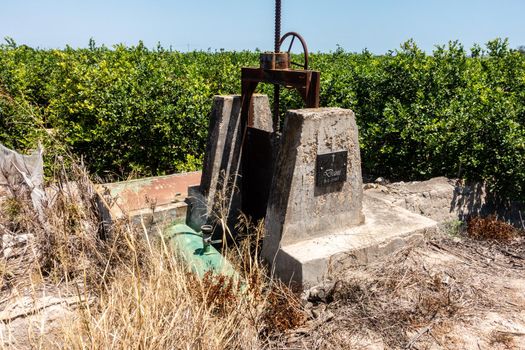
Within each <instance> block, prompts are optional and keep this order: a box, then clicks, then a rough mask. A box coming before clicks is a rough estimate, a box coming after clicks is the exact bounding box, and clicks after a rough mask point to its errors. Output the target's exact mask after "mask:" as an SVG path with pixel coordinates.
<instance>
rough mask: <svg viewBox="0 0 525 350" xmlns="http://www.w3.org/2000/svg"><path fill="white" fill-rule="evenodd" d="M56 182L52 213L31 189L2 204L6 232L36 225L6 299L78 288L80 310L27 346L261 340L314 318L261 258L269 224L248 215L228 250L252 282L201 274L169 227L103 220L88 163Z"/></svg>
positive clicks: (15, 263)
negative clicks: (264, 226)
mask: <svg viewBox="0 0 525 350" xmlns="http://www.w3.org/2000/svg"><path fill="white" fill-rule="evenodd" d="M51 185H52V186H51V187H52V190H51V191H48V194H50V197H49V200H48V203H47V204H46V205H45V208H44V211H45V217H46V219H45V221H44V222H41V221H39V220H38V215H37V213H36V212H35V210H34V208H33V207H32V204H31V201H30V200H29V196H28V193H27V191H25V190H24V189H23V188H12V189H11V196H10V199H9V200H7V201H6V202H4V205H3V206H2V208H1V210H2V213H3V215H2V220H1V224H2V226H0V228H1V229H2V232H1V233H2V236H3V235H10V236H21V235H24V234H27V233H28V232H29V233H31V238H30V239H28V240H27V241H25V242H24V244H22V245H21V246H20V247H17V254H16V255H15V256H12V257H10V258H9V259H6V260H2V265H0V266H1V269H0V276H1V277H2V289H3V294H2V295H4V296H5V298H0V302H1V300H2V299H4V300H7V299H9V298H10V295H13V294H20V293H29V294H30V295H31V297H32V298H35V296H36V295H38V294H39V293H38V292H37V291H42V290H44V289H45V290H46V293H47V294H49V291H50V290H54V291H56V295H57V296H58V295H60V296H61V297H66V296H67V297H71V296H76V297H77V299H78V300H77V301H76V302H75V303H74V304H75V310H76V311H74V313H73V315H68V316H67V318H66V319H65V320H66V323H65V324H64V325H63V326H62V327H59V328H56V327H53V328H52V329H51V328H49V329H47V330H46V329H44V328H45V327H44V328H42V329H40V332H36V333H35V332H33V333H32V334H29V335H27V337H28V338H26V339H18V343H17V344H19V345H20V346H23V345H21V344H26V345H27V346H30V347H32V348H56V347H60V348H71V349H87V348H89V349H164V348H168V349H170V348H171V349H174V348H191V349H232V348H242V349H250V348H253V349H259V348H261V347H264V346H265V344H268V343H269V339H270V338H272V337H273V336H274V335H275V334H276V333H278V332H281V331H283V330H285V329H288V328H291V327H295V326H297V325H299V324H301V323H302V322H304V319H305V316H304V312H303V311H302V309H301V304H300V302H299V299H298V298H297V296H296V295H295V294H293V293H292V292H291V291H290V290H289V289H288V288H287V287H285V286H283V285H281V284H279V283H277V282H273V281H271V279H269V278H268V277H267V276H266V273H265V269H264V267H263V266H261V264H260V263H259V262H258V260H257V258H254V257H256V256H257V247H258V246H259V245H260V242H258V240H260V239H262V235H261V226H257V225H256V226H254V225H251V224H249V223H247V224H246V228H245V229H246V235H245V236H246V237H247V239H246V240H245V241H243V242H242V243H239V244H237V243H235V245H234V246H232V247H230V249H227V250H226V251H225V253H226V254H227V255H228V257H229V258H230V259H231V261H232V263H233V264H234V265H235V266H236V267H237V268H238V269H239V271H240V273H241V275H242V277H243V279H242V281H234V280H232V279H230V278H228V277H225V276H215V275H211V274H208V275H206V276H205V278H204V279H199V278H197V277H196V276H195V275H193V274H192V273H190V272H188V270H187V266H186V265H185V264H184V262H183V261H182V259H181V258H179V257H178V256H177V254H176V252H174V251H173V250H172V249H171V247H170V244H169V242H167V241H165V240H164V239H163V238H162V237H161V236H160V235H159V236H157V237H156V238H155V237H152V236H148V235H147V234H146V233H145V232H143V231H137V230H136V229H135V228H134V227H133V226H132V225H131V224H130V223H129V222H126V221H123V222H118V223H116V224H115V225H113V226H112V227H110V228H109V229H108V227H107V225H103V223H102V222H101V219H100V217H99V213H98V207H97V203H96V196H95V192H94V190H93V187H92V185H91V182H90V181H89V177H88V175H87V174H86V172H85V171H84V170H83V168H82V167H81V166H75V165H74V166H73V167H72V168H70V169H67V170H66V169H64V168H62V169H61V170H60V171H59V172H58V173H57V174H56V176H55V180H54V181H53V183H52V184H51ZM254 240H255V241H254ZM252 249H255V250H252ZM4 265H5V266H4ZM13 269H14V270H15V272H14V273H13V272H8V271H13ZM241 283H242V285H241ZM40 294H43V293H40ZM38 312H45V310H44V309H42V310H40V309H39V311H38ZM32 314H33V311H31V312H29V313H28V314H27V315H23V316H22V317H26V316H27V317H29V316H31V315H32ZM17 318H18V316H17ZM43 325H45V324H43ZM28 333H31V332H28Z"/></svg>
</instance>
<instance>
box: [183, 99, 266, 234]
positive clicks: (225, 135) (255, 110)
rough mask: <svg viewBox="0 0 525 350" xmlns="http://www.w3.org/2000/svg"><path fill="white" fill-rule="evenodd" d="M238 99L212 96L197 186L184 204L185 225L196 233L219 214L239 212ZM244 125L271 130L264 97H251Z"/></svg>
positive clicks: (239, 104) (239, 138) (239, 142)
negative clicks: (201, 168)
mask: <svg viewBox="0 0 525 350" xmlns="http://www.w3.org/2000/svg"><path fill="white" fill-rule="evenodd" d="M240 116H241V96H240V95H229V96H215V97H214V98H213V106H212V111H211V114H210V124H209V128H208V142H207V145H206V153H205V157H204V164H203V170H202V177H201V183H200V186H199V188H198V192H199V193H197V192H196V190H197V189H195V188H194V189H192V193H191V194H190V197H189V198H188V203H189V205H190V207H191V208H195V211H194V210H193V209H192V210H190V213H189V217H188V225H189V226H191V227H192V228H194V229H196V230H198V229H199V227H200V225H201V224H202V223H203V222H205V221H207V220H212V221H213V220H214V213H218V212H220V213H221V215H226V216H227V217H228V218H229V219H232V218H234V217H236V216H237V215H238V211H239V209H240V205H241V203H240V191H239V171H240V168H239V157H240V154H241V147H242V145H241V143H242V134H241V132H242V131H241V130H239V128H240ZM248 126H250V127H253V128H259V129H262V130H271V128H272V114H271V111H270V104H269V101H268V96H266V95H261V94H255V95H254V96H253V98H252V104H251V107H250V113H249V121H248Z"/></svg>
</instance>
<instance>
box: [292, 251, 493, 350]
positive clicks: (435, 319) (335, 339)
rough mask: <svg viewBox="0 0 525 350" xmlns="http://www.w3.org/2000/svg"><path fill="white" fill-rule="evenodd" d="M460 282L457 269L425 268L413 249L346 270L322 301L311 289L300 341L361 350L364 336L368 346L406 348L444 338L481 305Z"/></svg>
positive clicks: (328, 347) (470, 290)
mask: <svg viewBox="0 0 525 350" xmlns="http://www.w3.org/2000/svg"><path fill="white" fill-rule="evenodd" d="M464 279H465V277H464V276H463V272H462V271H460V270H447V271H444V270H440V269H436V270H435V269H432V268H429V267H427V266H425V263H424V260H423V259H422V258H421V257H420V256H419V255H418V253H417V249H416V248H413V247H410V248H406V249H403V250H401V251H399V252H398V253H395V254H394V255H392V256H390V257H388V258H387V259H386V260H382V261H378V262H377V263H372V264H370V265H368V266H364V267H357V268H356V269H354V270H353V271H351V270H350V271H346V272H345V273H344V275H341V276H339V278H338V279H337V282H335V283H332V285H333V288H332V287H330V288H326V291H329V294H330V295H328V294H326V293H325V294H323V298H321V299H320V298H316V296H317V295H318V293H317V291H316V290H315V289H312V290H310V292H309V293H310V294H309V295H308V300H309V301H310V303H311V304H312V305H311V306H310V307H311V313H312V314H313V319H314V321H313V323H312V321H310V323H309V326H308V327H310V328H308V327H307V329H306V330H305V331H304V332H305V333H304V334H305V335H306V336H303V337H302V338H301V339H302V341H304V342H305V343H307V344H308V346H314V347H316V348H326V349H338V348H354V347H355V348H358V347H360V346H362V345H363V343H362V341H363V339H358V338H359V337H363V336H365V337H366V340H364V342H365V343H368V344H370V343H371V342H374V341H377V342H378V344H382V345H381V346H383V347H385V348H388V349H401V348H411V347H412V346H413V345H414V344H415V343H416V342H417V343H418V344H419V342H420V341H422V340H424V339H427V340H428V337H431V336H437V337H439V334H442V333H444V332H445V333H446V332H447V327H448V325H449V324H451V323H452V322H453V321H454V320H458V319H461V318H462V317H464V316H465V315H467V314H468V312H469V310H471V309H472V308H473V307H474V306H475V305H474V303H475V302H477V301H480V302H481V299H483V297H482V296H479V295H477V294H476V291H475V290H473V289H471V288H470V287H469V285H468V283H464V282H465V281H464ZM314 290H315V293H314V295H312V293H313V292H312V291H314ZM465 317H466V316H465ZM315 320H320V321H319V322H317V321H315ZM326 320H329V322H326ZM349 344H353V345H349Z"/></svg>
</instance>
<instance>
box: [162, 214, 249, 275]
mask: <svg viewBox="0 0 525 350" xmlns="http://www.w3.org/2000/svg"><path fill="white" fill-rule="evenodd" d="M164 234H165V236H166V238H168V239H169V242H170V244H172V245H173V247H174V248H175V250H176V251H177V252H179V253H180V254H181V255H182V258H183V259H184V261H186V263H187V264H188V265H189V266H190V268H191V270H192V271H193V272H194V273H195V274H196V275H197V276H199V277H200V278H202V277H204V275H205V274H206V273H207V272H208V271H212V272H213V273H215V274H223V275H226V276H231V277H233V278H234V279H238V278H239V275H238V274H237V272H236V271H235V269H234V268H233V266H232V264H231V263H230V262H229V261H228V260H227V259H226V258H225V257H224V256H223V255H222V254H221V253H220V252H219V251H217V249H215V247H213V246H212V245H210V244H204V240H203V236H202V232H196V231H195V230H193V229H192V228H191V227H189V226H187V225H185V224H174V225H172V226H169V227H168V228H167V229H166V230H165V231H164Z"/></svg>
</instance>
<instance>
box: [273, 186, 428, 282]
mask: <svg viewBox="0 0 525 350" xmlns="http://www.w3.org/2000/svg"><path fill="white" fill-rule="evenodd" d="M363 213H364V215H365V216H366V222H365V223H364V224H363V225H360V226H356V227H352V228H349V229H347V230H344V231H340V232H334V233H331V234H328V235H325V236H323V237H319V238H313V239H309V240H304V241H300V242H296V243H291V244H283V245H282V246H281V247H280V248H279V250H278V252H277V254H276V255H275V258H274V260H273V261H272V271H273V273H274V274H275V276H277V277H279V278H280V279H281V280H283V281H284V282H287V283H288V282H291V281H293V282H296V283H299V284H303V285H314V284H316V283H318V282H320V281H321V280H323V279H324V278H326V277H327V276H328V275H329V274H330V273H331V272H337V271H340V270H343V269H347V268H350V267H352V266H356V265H361V264H367V263H370V262H372V261H374V260H377V259H378V258H380V257H381V256H385V255H387V254H390V253H393V252H395V251H396V250H398V249H400V248H401V247H403V246H405V245H407V244H410V243H412V242H417V241H418V240H422V238H423V237H424V236H426V235H430V234H433V233H435V232H436V231H437V229H438V223H437V222H436V221H434V220H431V219H429V218H426V217H424V216H421V215H417V214H414V213H412V212H410V211H408V210H406V209H403V208H400V207H397V206H395V205H392V204H391V203H389V202H387V201H384V200H381V199H378V198H375V197H372V196H369V195H367V194H366V193H365V195H364V200H363Z"/></svg>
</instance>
